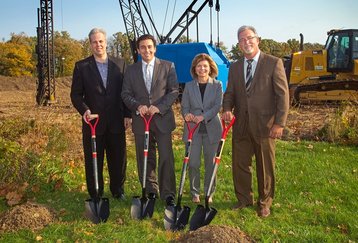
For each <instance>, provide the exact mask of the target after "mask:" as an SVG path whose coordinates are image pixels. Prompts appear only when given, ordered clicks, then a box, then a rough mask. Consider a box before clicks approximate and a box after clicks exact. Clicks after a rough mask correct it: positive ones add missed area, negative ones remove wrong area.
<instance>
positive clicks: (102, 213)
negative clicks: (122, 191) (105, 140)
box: [85, 114, 109, 224]
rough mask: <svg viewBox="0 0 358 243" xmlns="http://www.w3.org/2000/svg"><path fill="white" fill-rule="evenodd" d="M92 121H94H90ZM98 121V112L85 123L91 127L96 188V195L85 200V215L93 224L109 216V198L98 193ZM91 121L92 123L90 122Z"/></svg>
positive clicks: (103, 220)
mask: <svg viewBox="0 0 358 243" xmlns="http://www.w3.org/2000/svg"><path fill="white" fill-rule="evenodd" d="M92 121H94V123H93V122H92ZM98 121H99V116H98V114H92V115H90V116H89V118H88V119H86V123H87V124H88V125H89V126H90V128H91V146H92V163H93V177H94V183H95V189H96V197H95V198H90V199H87V200H86V201H85V217H86V218H88V219H89V220H91V221H92V223H94V224H98V223H101V222H106V221H107V219H108V217H109V200H108V198H101V197H100V195H99V185H98V166H97V148H96V126H97V124H98ZM92 123H93V124H92Z"/></svg>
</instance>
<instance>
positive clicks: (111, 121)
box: [71, 28, 131, 199]
mask: <svg viewBox="0 0 358 243" xmlns="http://www.w3.org/2000/svg"><path fill="white" fill-rule="evenodd" d="M88 37H89V41H90V47H91V51H92V54H93V55H91V56H89V57H87V58H85V59H83V60H80V61H78V62H77V63H76V64H75V68H74V71H73V81H72V87H71V101H72V104H73V105H74V107H75V108H76V109H77V111H78V112H79V113H80V114H81V115H82V117H83V121H82V140H83V148H84V156H85V170H86V182H87V189H88V193H89V194H90V196H91V197H92V198H94V197H96V190H95V185H94V177H93V165H92V150H91V131H90V127H89V125H88V124H86V123H85V121H84V120H85V119H88V118H89V115H90V114H98V115H99V122H98V126H97V129H96V142H97V159H98V179H99V196H102V194H103V187H104V185H103V184H104V183H103V160H104V154H105V153H106V158H107V164H108V172H109V179H110V191H111V193H112V195H113V197H115V198H118V199H123V198H124V188H123V185H124V181H125V173H126V166H127V162H126V140H125V130H126V129H127V128H128V127H129V126H130V124H131V119H130V116H131V114H130V111H129V109H127V107H126V106H125V105H124V103H123V102H122V99H121V91H122V83H123V75H124V71H125V68H126V63H125V62H124V60H123V59H119V58H113V57H110V56H108V55H107V51H106V47H107V41H106V32H105V31H104V30H102V29H98V28H94V29H92V30H91V31H90V33H89V35H88Z"/></svg>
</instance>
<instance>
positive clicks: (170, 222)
mask: <svg viewBox="0 0 358 243" xmlns="http://www.w3.org/2000/svg"><path fill="white" fill-rule="evenodd" d="M199 124H200V123H197V124H196V125H195V126H194V127H193V128H190V125H189V122H186V126H187V128H188V141H187V143H186V149H185V157H184V161H183V167H182V170H181V178H180V184H179V193H178V201H177V205H176V206H167V207H166V208H165V211H164V228H165V229H166V230H172V231H177V230H182V229H184V228H185V226H186V225H187V224H188V221H189V216H190V208H189V207H188V206H183V208H182V207H181V199H182V196H183V188H184V182H185V175H186V170H187V167H188V162H189V158H190V151H191V142H192V138H193V134H194V132H195V130H196V129H197V128H198V126H199Z"/></svg>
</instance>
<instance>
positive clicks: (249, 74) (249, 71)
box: [246, 59, 253, 91]
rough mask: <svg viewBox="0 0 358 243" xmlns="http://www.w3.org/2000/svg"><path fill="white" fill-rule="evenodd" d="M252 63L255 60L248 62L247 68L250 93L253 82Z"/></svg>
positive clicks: (247, 82)
mask: <svg viewBox="0 0 358 243" xmlns="http://www.w3.org/2000/svg"><path fill="white" fill-rule="evenodd" d="M252 61H253V59H249V60H247V68H246V91H249V89H250V86H251V81H252V73H251V71H252Z"/></svg>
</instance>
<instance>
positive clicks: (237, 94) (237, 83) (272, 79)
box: [223, 26, 289, 217]
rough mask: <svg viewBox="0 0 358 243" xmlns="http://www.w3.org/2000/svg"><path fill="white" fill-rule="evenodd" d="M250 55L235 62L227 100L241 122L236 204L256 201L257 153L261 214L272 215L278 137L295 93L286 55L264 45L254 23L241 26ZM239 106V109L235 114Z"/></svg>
mask: <svg viewBox="0 0 358 243" xmlns="http://www.w3.org/2000/svg"><path fill="white" fill-rule="evenodd" d="M238 40H239V46H240V49H241V50H242V51H243V54H244V57H242V58H241V59H239V60H238V61H237V62H235V63H233V64H232V65H231V66H230V70H229V81H228V86H227V90H226V92H225V94H224V99H223V112H224V113H223V118H224V119H225V120H230V119H231V118H232V116H233V114H234V115H235V117H237V118H238V119H237V121H236V122H235V124H234V127H233V136H232V151H233V154H232V170H233V180H234V189H235V194H236V197H237V199H238V203H237V204H236V205H235V206H234V209H241V208H244V207H246V206H250V205H253V202H254V201H253V191H252V171H251V163H252V157H253V155H255V158H256V176H257V182H258V192H259V195H258V200H257V204H258V215H259V216H261V217H267V216H269V215H270V207H271V205H272V200H273V198H274V189H275V177H274V168H275V139H276V138H280V137H281V136H282V133H283V128H284V126H285V123H286V119H287V115H288V108H289V92H288V84H287V80H286V75H285V70H284V67H283V63H282V60H281V59H279V58H276V57H273V56H271V55H267V54H265V53H263V52H261V51H260V49H259V41H260V40H259V37H258V35H257V33H256V30H255V28H254V27H252V26H242V27H240V28H239V30H238ZM232 110H233V113H232Z"/></svg>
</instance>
